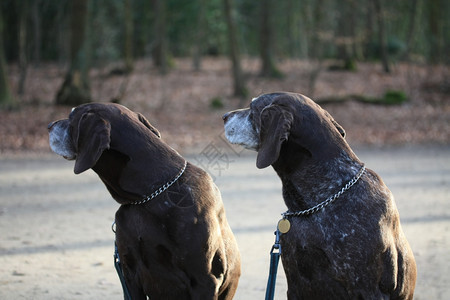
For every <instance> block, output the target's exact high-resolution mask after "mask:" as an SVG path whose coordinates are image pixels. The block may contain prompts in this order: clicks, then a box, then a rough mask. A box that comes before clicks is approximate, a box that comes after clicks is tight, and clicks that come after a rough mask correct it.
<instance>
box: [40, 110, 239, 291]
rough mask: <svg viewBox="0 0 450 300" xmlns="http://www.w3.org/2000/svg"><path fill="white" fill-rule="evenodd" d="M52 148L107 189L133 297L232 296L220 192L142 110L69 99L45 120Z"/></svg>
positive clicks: (230, 250) (234, 265) (230, 241)
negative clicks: (63, 109)
mask: <svg viewBox="0 0 450 300" xmlns="http://www.w3.org/2000/svg"><path fill="white" fill-rule="evenodd" d="M48 128H49V136H50V146H51V148H52V150H53V151H54V152H55V153H57V154H59V155H61V156H63V157H65V158H66V159H69V160H72V159H73V160H75V169H74V172H75V174H79V173H82V172H84V171H86V170H87V169H89V168H92V170H94V171H95V172H96V173H97V174H98V175H99V177H100V179H101V180H102V181H103V183H104V184H105V186H106V187H107V189H108V191H109V192H110V193H111V195H112V197H113V198H114V199H115V200H116V201H117V202H119V203H120V204H121V206H120V208H119V210H118V211H117V213H116V241H117V246H118V251H119V256H120V258H121V263H122V268H123V273H124V277H125V281H126V284H127V286H128V289H129V291H130V294H131V297H132V299H133V300H136V299H146V297H147V296H148V297H150V299H176V300H179V299H232V298H233V295H234V293H235V291H236V288H237V285H238V280H239V276H240V256H239V251H238V248H237V244H236V241H235V238H234V236H233V233H232V232H231V229H230V227H229V225H228V222H227V219H226V216H225V210H224V207H223V203H222V199H221V196H220V192H219V190H218V188H217V187H216V185H215V184H214V183H213V182H212V180H211V177H210V176H209V175H208V174H207V173H206V172H204V171H203V170H202V169H200V168H198V167H196V166H194V165H192V164H190V163H186V161H185V160H184V158H183V157H181V156H180V155H179V154H178V153H177V152H176V151H175V150H173V149H172V148H171V147H169V146H168V145H167V144H165V143H164V142H163V141H162V140H161V138H160V134H159V132H158V130H156V129H155V128H154V127H153V126H152V125H151V124H150V123H149V122H148V121H147V120H146V119H145V118H144V116H142V115H141V114H138V113H134V112H132V111H130V110H129V109H127V108H125V107H123V106H121V105H117V104H100V103H91V104H86V105H82V106H79V107H76V108H75V109H73V110H72V113H71V114H70V116H69V118H68V119H64V120H60V121H56V122H53V123H51V124H49V126H48Z"/></svg>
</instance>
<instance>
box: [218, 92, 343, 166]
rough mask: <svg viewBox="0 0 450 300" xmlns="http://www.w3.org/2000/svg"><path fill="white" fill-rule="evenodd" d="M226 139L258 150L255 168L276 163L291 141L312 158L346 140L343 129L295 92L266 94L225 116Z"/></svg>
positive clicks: (325, 113) (307, 99) (311, 102)
mask: <svg viewBox="0 0 450 300" xmlns="http://www.w3.org/2000/svg"><path fill="white" fill-rule="evenodd" d="M223 120H224V127H225V136H226V138H227V139H228V140H229V141H230V143H233V144H239V145H242V146H244V147H245V148H247V149H251V150H255V151H258V157H257V162H256V165H257V167H258V168H265V167H268V166H269V165H271V164H273V163H274V162H276V161H277V160H278V158H279V155H280V151H281V149H282V147H283V145H285V144H286V143H287V142H288V141H293V143H296V144H297V146H298V147H301V148H302V149H304V150H305V151H306V152H308V153H310V154H311V155H313V153H314V152H316V151H320V149H321V148H323V147H325V146H326V145H330V143H333V142H336V141H339V142H340V143H341V142H342V141H343V138H344V137H345V131H344V129H343V128H342V127H341V126H340V125H339V124H338V123H337V122H336V121H335V120H334V119H333V118H332V117H331V115H330V114H329V113H328V112H327V111H325V110H324V109H322V108H321V107H320V106H319V105H317V104H316V103H315V102H314V101H312V100H311V99H309V98H307V97H305V96H303V95H300V94H294V93H286V92H279V93H272V94H264V95H261V96H259V97H257V98H254V99H253V100H252V102H251V103H250V107H249V108H246V109H239V110H235V111H231V112H228V113H226V114H225V115H224V116H223Z"/></svg>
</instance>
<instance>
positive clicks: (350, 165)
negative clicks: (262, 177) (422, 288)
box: [223, 92, 416, 299]
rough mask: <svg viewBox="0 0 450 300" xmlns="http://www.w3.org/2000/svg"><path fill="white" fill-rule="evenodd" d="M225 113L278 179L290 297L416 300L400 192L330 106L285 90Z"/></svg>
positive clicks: (234, 136) (232, 137)
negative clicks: (354, 146) (348, 135)
mask: <svg viewBox="0 0 450 300" xmlns="http://www.w3.org/2000/svg"><path fill="white" fill-rule="evenodd" d="M223 119H224V122H225V134H226V137H227V139H228V140H229V141H230V142H231V143H234V144H240V145H243V146H244V147H246V148H249V149H253V150H256V151H258V156H257V162H256V164H257V167H258V168H266V167H268V166H270V165H272V166H273V168H274V169H275V171H276V172H277V174H278V175H279V177H280V178H281V181H282V184H283V198H284V201H285V203H286V205H287V207H288V209H289V210H288V211H287V212H286V213H285V218H286V220H287V221H283V226H284V227H283V228H282V230H283V231H287V232H286V233H284V234H282V235H281V249H282V255H281V256H282V261H283V267H284V270H285V272H286V277H287V281H288V298H289V299H412V298H413V293H414V287H415V282H416V264H415V260H414V256H413V253H412V251H411V249H410V247H409V244H408V241H407V240H406V238H405V236H404V234H403V231H402V228H401V226H400V220H399V215H398V211H397V208H396V205H395V202H394V198H393V196H392V194H391V192H390V191H389V189H388V188H387V187H386V185H385V184H384V183H383V181H382V179H381V178H380V177H379V176H378V175H377V174H376V173H375V172H373V171H371V170H368V169H365V168H364V166H363V163H362V162H361V161H360V160H359V159H358V157H356V155H355V154H354V153H353V151H352V150H351V149H350V147H349V145H348V144H347V142H346V141H345V140H344V135H345V132H344V130H343V129H342V127H341V126H340V125H339V124H338V123H336V121H334V120H333V118H332V117H331V116H330V115H329V114H328V113H327V112H326V111H325V110H323V109H322V108H320V107H319V106H318V105H317V104H316V103H314V102H313V101H312V100H310V99H308V98H307V97H305V96H302V95H299V94H292V93H284V92H282V93H274V94H266V95H262V96H260V97H258V98H256V99H254V100H253V101H252V103H251V104H250V108H248V109H242V110H237V111H232V112H229V113H227V114H225V115H224V117H223ZM289 225H291V227H290V228H289Z"/></svg>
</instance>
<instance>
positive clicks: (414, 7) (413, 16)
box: [403, 0, 419, 59]
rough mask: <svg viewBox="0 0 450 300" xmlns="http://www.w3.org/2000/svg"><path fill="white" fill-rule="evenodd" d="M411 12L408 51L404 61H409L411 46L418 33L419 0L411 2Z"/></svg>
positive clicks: (407, 40) (406, 50) (404, 55)
mask: <svg viewBox="0 0 450 300" xmlns="http://www.w3.org/2000/svg"><path fill="white" fill-rule="evenodd" d="M409 4H410V10H409V20H408V22H409V25H408V34H407V36H406V49H405V52H404V54H403V58H404V59H408V58H409V55H410V51H411V46H412V44H413V41H414V36H415V31H416V22H417V20H416V17H417V8H418V5H419V1H418V0H410V1H409Z"/></svg>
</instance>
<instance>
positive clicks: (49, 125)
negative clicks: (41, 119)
mask: <svg viewBox="0 0 450 300" xmlns="http://www.w3.org/2000/svg"><path fill="white" fill-rule="evenodd" d="M55 124H56V121H55V122H50V123H49V124H48V125H47V130H50V129H52V127H53V125H55Z"/></svg>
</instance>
